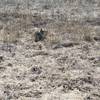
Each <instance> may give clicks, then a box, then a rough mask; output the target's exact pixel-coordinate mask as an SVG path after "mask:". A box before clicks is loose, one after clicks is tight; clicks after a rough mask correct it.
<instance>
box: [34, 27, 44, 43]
mask: <svg viewBox="0 0 100 100" xmlns="http://www.w3.org/2000/svg"><path fill="white" fill-rule="evenodd" d="M44 39H45V35H44V31H43V30H42V29H41V30H40V32H35V42H38V41H43V40H44Z"/></svg>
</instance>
